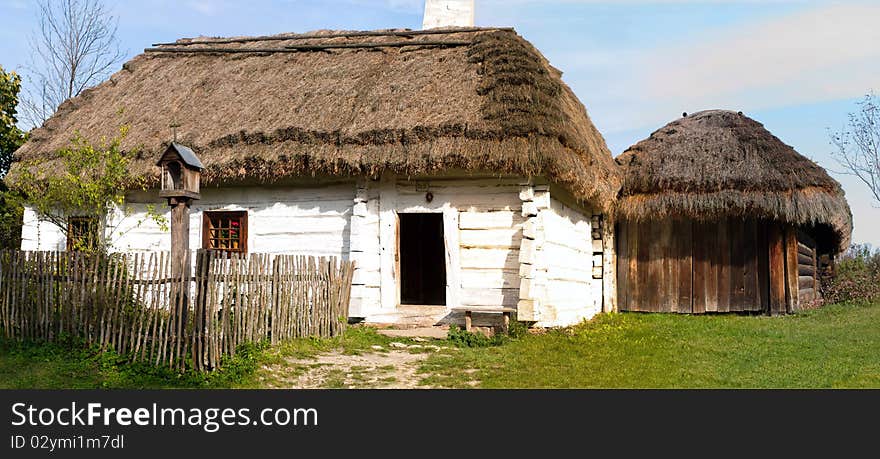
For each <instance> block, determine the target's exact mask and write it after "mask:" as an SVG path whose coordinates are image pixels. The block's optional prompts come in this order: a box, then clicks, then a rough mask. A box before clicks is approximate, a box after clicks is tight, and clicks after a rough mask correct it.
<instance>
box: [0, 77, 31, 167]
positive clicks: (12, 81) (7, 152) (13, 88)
mask: <svg viewBox="0 0 880 459" xmlns="http://www.w3.org/2000/svg"><path fill="white" fill-rule="evenodd" d="M19 91H21V77H19V76H18V75H17V74H16V73H15V72H9V73H6V72H5V71H4V70H3V66H0V177H3V176H5V175H6V172H7V171H9V166H10V164H12V154H13V153H15V150H17V149H18V147H20V146H21V144H23V143H24V140H25V134H24V132H22V131H21V129H19V128H18V126H16V123H18V119H17V118H16V106H17V105H18V93H19Z"/></svg>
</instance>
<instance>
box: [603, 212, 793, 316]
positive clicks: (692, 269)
mask: <svg viewBox="0 0 880 459" xmlns="http://www.w3.org/2000/svg"><path fill="white" fill-rule="evenodd" d="M770 237H771V235H770V234H769V232H768V230H767V228H766V227H765V225H762V224H760V223H758V222H756V221H742V220H736V219H728V220H724V221H722V222H695V221H693V220H690V219H672V218H667V219H664V220H660V221H653V222H638V223H635V222H626V221H621V222H620V224H619V225H618V233H617V241H618V246H617V282H618V287H617V290H618V302H619V308H620V310H624V311H642V312H674V313H696V314H702V313H713V312H759V311H766V310H767V307H768V305H769V303H770V291H769V289H770V281H769V275H768V273H769V270H770V266H769V264H770V260H769V259H768V258H769V257H768V250H769V248H768V247H769V239H770ZM781 298H782V304H783V305H784V304H785V303H784V301H785V298H784V291H783V292H782V296H781Z"/></svg>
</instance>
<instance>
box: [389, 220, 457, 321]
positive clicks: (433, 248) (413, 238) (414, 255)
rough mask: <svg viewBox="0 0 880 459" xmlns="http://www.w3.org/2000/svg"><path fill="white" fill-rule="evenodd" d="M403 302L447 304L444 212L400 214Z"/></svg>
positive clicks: (401, 289) (401, 290)
mask: <svg viewBox="0 0 880 459" xmlns="http://www.w3.org/2000/svg"><path fill="white" fill-rule="evenodd" d="M399 216H400V229H399V231H400V233H399V236H400V246H399V247H398V249H399V253H400V303H401V304H424V305H445V304H446V244H445V243H444V241H443V214H399Z"/></svg>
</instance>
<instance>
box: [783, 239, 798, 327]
mask: <svg viewBox="0 0 880 459" xmlns="http://www.w3.org/2000/svg"><path fill="white" fill-rule="evenodd" d="M785 280H786V282H785V301H786V306H787V310H788V312H797V311H799V310H800V300H799V299H798V243H797V229H796V228H795V227H793V226H788V227H786V228H785Z"/></svg>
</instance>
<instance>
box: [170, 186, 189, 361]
mask: <svg viewBox="0 0 880 459" xmlns="http://www.w3.org/2000/svg"><path fill="white" fill-rule="evenodd" d="M190 203H191V200H190V199H189V198H185V197H176V198H169V199H168V204H169V205H170V206H171V279H173V281H172V282H173V283H172V284H171V285H172V286H173V290H172V296H171V298H172V301H171V306H172V312H171V313H172V314H176V315H177V318H176V320H172V323H174V324H177V327H176V329H175V330H173V331H172V332H173V333H174V334H176V335H177V336H175V342H176V343H178V345H179V344H180V343H182V342H185V337H184V335H185V334H186V323H187V315H188V314H187V312H188V309H189V303H188V301H187V299H188V298H187V296H188V294H189V282H188V281H189V269H190V263H189V261H190V260H189V211H190ZM178 352H179V351H178ZM177 357H178V358H181V361H182V357H183V356H181V355H179V354H178V356H177Z"/></svg>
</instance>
